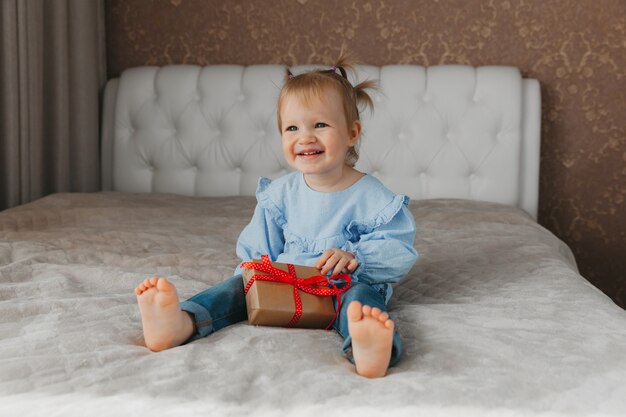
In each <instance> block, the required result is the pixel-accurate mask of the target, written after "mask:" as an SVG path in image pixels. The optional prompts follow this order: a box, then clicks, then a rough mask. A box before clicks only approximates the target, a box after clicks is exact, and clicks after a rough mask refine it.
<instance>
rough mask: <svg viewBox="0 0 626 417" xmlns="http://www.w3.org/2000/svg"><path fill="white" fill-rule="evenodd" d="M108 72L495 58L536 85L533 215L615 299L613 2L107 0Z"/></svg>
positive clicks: (621, 245)
mask: <svg viewBox="0 0 626 417" xmlns="http://www.w3.org/2000/svg"><path fill="white" fill-rule="evenodd" d="M106 7H107V16H106V17H107V55H108V56H107V59H108V73H109V76H111V77H114V76H117V75H119V74H120V72H121V71H123V70H124V69H125V68H128V67H133V66H138V65H165V64H174V63H190V64H200V65H208V64H221V63H231V64H244V65H247V64H257V63H275V64H286V65H293V64H304V63H324V62H331V61H332V60H333V59H334V58H335V57H336V56H337V54H338V52H339V50H340V49H341V48H342V47H346V48H347V49H348V50H349V51H351V52H352V53H354V54H355V55H356V56H357V57H358V58H359V59H360V61H361V62H364V63H369V64H374V65H384V64H393V63H410V64H418V65H436V64H448V63H460V64H470V65H475V66H478V65H490V64H503V65H514V66H517V67H519V68H520V69H521V70H522V72H523V74H524V75H525V76H527V77H532V78H537V79H538V80H539V81H540V82H541V85H542V95H543V103H542V105H543V120H542V124H543V127H542V149H541V178H540V201H539V204H540V213H539V222H540V223H541V224H542V225H544V226H545V227H546V228H548V229H549V230H551V231H552V232H553V233H555V234H556V235H557V236H559V237H560V238H561V239H563V240H564V241H565V242H566V243H567V244H568V245H569V246H570V247H571V248H572V249H573V251H574V254H575V256H576V259H577V261H578V264H579V268H580V270H581V273H582V274H583V276H585V277H586V278H587V279H589V280H590V281H591V282H592V283H594V284H595V285H596V286H598V287H599V288H600V289H601V290H603V291H604V292H605V293H607V294H608V295H610V296H611V297H612V298H613V299H614V300H615V301H616V302H617V303H618V304H620V305H621V306H622V307H626V202H625V199H626V122H625V120H626V1H624V0H578V1H571V0H255V1H245V0H228V1H226V0H107V2H106Z"/></svg>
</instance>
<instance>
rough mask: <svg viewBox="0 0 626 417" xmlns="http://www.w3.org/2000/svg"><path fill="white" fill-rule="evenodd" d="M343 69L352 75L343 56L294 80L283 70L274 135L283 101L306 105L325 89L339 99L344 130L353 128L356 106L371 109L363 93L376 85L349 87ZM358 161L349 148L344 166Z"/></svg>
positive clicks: (279, 127)
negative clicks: (333, 62) (290, 99)
mask: <svg viewBox="0 0 626 417" xmlns="http://www.w3.org/2000/svg"><path fill="white" fill-rule="evenodd" d="M346 69H347V70H350V71H352V72H354V64H353V63H352V61H351V60H350V58H349V57H348V56H347V55H346V54H345V53H343V52H342V53H341V54H340V56H339V58H338V59H337V61H336V63H335V64H334V65H333V66H332V67H330V69H325V70H324V69H319V70H314V71H309V72H305V73H303V74H299V75H295V76H294V75H293V74H291V72H290V71H289V69H287V71H286V77H285V83H284V85H283V88H282V89H281V91H280V95H279V96H278V112H277V113H278V131H279V132H281V134H282V120H281V117H280V112H281V109H282V105H283V101H284V100H285V97H287V96H291V97H294V96H295V97H296V98H297V99H298V100H301V101H302V102H304V103H308V102H310V101H311V100H313V99H319V98H320V97H323V95H324V93H325V92H326V91H328V90H327V89H329V88H330V89H333V90H334V91H336V92H337V93H338V94H339V96H340V97H341V101H342V102H343V111H344V115H345V118H346V124H347V127H348V130H350V129H351V128H352V126H354V123H355V122H356V121H360V120H361V119H360V117H359V113H360V112H359V105H364V106H365V107H368V106H369V107H370V108H371V109H373V108H374V103H373V101H372V98H371V97H370V96H369V94H367V92H366V91H365V90H366V89H375V88H376V87H377V83H376V81H373V80H366V81H363V82H361V83H359V84H357V85H355V86H353V85H352V84H351V83H350V81H349V80H348V77H347V73H346ZM358 159H359V153H358V150H357V149H356V146H352V147H350V149H349V150H348V153H347V155H346V163H347V164H349V165H350V166H354V164H355V163H356V161H357V160H358Z"/></svg>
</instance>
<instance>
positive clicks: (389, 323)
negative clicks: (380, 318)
mask: <svg viewBox="0 0 626 417" xmlns="http://www.w3.org/2000/svg"><path fill="white" fill-rule="evenodd" d="M394 326H395V324H394V322H393V320H386V321H385V327H386V328H388V329H389V330H393V328H394Z"/></svg>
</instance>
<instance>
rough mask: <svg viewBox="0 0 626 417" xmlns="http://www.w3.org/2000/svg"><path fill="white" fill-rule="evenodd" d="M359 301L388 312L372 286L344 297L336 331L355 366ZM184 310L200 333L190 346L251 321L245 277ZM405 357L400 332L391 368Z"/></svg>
mask: <svg viewBox="0 0 626 417" xmlns="http://www.w3.org/2000/svg"><path fill="white" fill-rule="evenodd" d="M355 300H356V301H359V302H360V303H361V304H364V305H365V304H367V305H369V306H371V307H378V308H379V309H381V310H382V311H387V305H386V303H385V294H382V293H381V292H379V291H377V290H376V289H375V288H373V287H372V286H370V285H367V284H363V283H359V282H353V283H352V286H351V287H350V289H349V290H348V291H346V292H345V293H344V294H342V296H341V311H340V312H339V315H338V317H337V320H335V322H334V323H333V328H334V329H335V330H337V332H339V334H340V335H341V337H343V339H344V342H343V345H342V347H341V350H342V351H343V353H344V354H345V355H346V357H347V358H348V359H349V360H350V361H351V362H354V360H353V358H352V338H351V337H350V333H349V332H348V317H347V314H346V310H347V308H348V305H350V303H351V302H352V301H355ZM180 307H181V309H182V310H183V311H186V312H188V313H191V314H192V315H193V317H194V321H195V325H196V329H197V332H196V334H194V335H193V336H191V337H190V338H189V340H187V342H186V343H189V342H191V341H194V340H196V339H199V338H202V337H206V336H208V335H209V334H211V333H213V332H215V331H217V330H219V329H223V328H224V327H226V326H230V325H231V324H235V323H238V322H240V321H244V320H247V319H248V312H247V309H246V297H245V295H244V288H243V279H242V277H241V275H235V276H233V277H231V278H229V279H227V280H225V281H222V282H220V283H219V284H217V285H214V286H213V287H210V288H208V289H206V290H204V291H202V292H200V293H198V294H196V295H194V296H193V297H191V298H190V299H188V300H187V301H183V302H182V303H180ZM401 354H402V340H401V339H400V335H399V334H398V332H397V331H395V332H394V335H393V347H392V351H391V360H390V361H389V366H394V365H395V364H396V363H397V362H398V360H399V359H400V355H401Z"/></svg>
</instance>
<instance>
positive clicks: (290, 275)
mask: <svg viewBox="0 0 626 417" xmlns="http://www.w3.org/2000/svg"><path fill="white" fill-rule="evenodd" d="M241 267H242V268H249V269H256V270H258V271H263V272H266V273H268V274H269V275H263V274H254V275H253V276H252V278H250V280H249V281H248V283H247V284H246V288H245V289H244V292H245V294H248V290H249V289H250V287H251V286H252V284H254V281H256V280H259V281H271V282H281V283H284V284H291V285H293V299H294V302H295V304H296V308H295V313H294V314H293V317H292V318H291V320H290V321H289V323H288V324H287V327H293V326H295V325H296V323H298V320H300V317H302V299H301V298H300V293H299V292H298V290H300V291H304V292H306V293H308V294H313V295H317V296H321V297H330V296H333V295H334V296H337V310H336V311H335V317H333V319H332V320H331V321H330V323H328V326H326V330H328V329H329V328H330V326H332V324H333V323H334V322H335V320H336V319H337V315H338V314H339V310H341V294H343V293H344V292H346V291H347V290H348V288H350V283H351V281H352V277H350V275H347V274H339V275H336V276H335V278H337V279H341V280H343V281H345V282H346V285H345V286H344V287H342V288H337V286H336V285H335V283H334V282H332V281H331V280H329V279H328V278H327V277H325V276H322V275H315V276H312V277H309V278H298V276H297V275H296V268H295V267H294V266H293V265H292V264H287V268H288V269H289V272H287V271H283V270H282V269H279V268H276V267H274V266H272V263H271V262H270V258H269V256H268V255H262V256H261V262H260V263H259V262H244V263H242V264H241Z"/></svg>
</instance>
